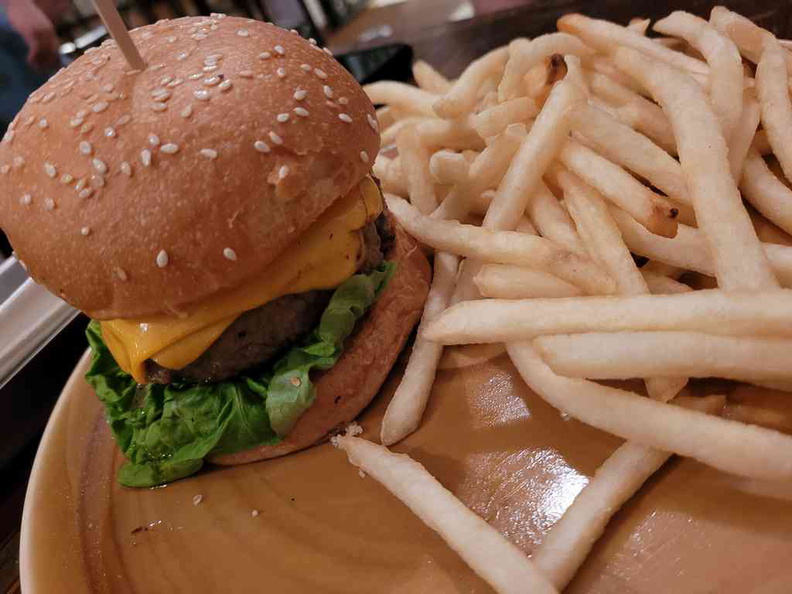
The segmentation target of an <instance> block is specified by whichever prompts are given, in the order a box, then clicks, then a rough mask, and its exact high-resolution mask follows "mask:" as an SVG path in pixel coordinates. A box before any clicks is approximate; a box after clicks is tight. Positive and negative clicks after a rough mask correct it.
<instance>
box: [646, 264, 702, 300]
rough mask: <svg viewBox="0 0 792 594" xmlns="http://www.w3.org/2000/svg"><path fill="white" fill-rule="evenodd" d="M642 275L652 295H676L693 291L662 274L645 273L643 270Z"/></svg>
mask: <svg viewBox="0 0 792 594" xmlns="http://www.w3.org/2000/svg"><path fill="white" fill-rule="evenodd" d="M641 273H642V274H643V277H644V280H645V281H646V285H647V286H648V287H649V292H650V293H651V294H652V295H676V294H677V293H689V292H690V291H692V290H693V289H692V288H691V287H690V286H688V285H686V284H685V283H680V282H679V281H677V280H674V279H673V278H671V277H668V276H663V275H662V274H652V273H651V272H644V271H643V270H642V271H641Z"/></svg>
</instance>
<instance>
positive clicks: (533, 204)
mask: <svg viewBox="0 0 792 594" xmlns="http://www.w3.org/2000/svg"><path fill="white" fill-rule="evenodd" d="M526 213H527V215H528V218H529V219H530V220H531V221H532V222H533V224H534V225H535V226H536V229H537V230H538V231H539V234H540V235H541V236H542V237H546V238H547V239H550V240H551V241H554V242H555V243H557V244H558V245H560V246H562V247H565V248H566V249H568V250H569V251H571V252H574V253H576V254H584V255H587V254H588V252H587V251H586V247H585V246H584V245H583V242H582V241H581V240H580V236H579V235H578V232H577V229H575V224H574V223H573V222H572V219H570V218H569V214H568V213H567V211H566V210H564V208H563V207H562V206H561V205H560V204H559V203H558V199H557V198H556V197H555V195H554V194H553V193H552V192H551V191H550V190H549V189H548V187H547V186H546V185H545V184H544V183H540V184H539V186H538V187H537V189H536V193H535V194H534V196H533V198H532V199H531V201H530V202H529V203H528V208H527V209H526Z"/></svg>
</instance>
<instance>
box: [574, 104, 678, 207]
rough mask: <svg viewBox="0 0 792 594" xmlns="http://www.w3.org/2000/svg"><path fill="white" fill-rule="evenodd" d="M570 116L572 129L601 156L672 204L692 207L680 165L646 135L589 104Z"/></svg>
mask: <svg viewBox="0 0 792 594" xmlns="http://www.w3.org/2000/svg"><path fill="white" fill-rule="evenodd" d="M572 117H573V118H574V123H573V128H574V129H575V130H576V131H578V132H579V133H580V134H582V135H583V136H584V137H585V139H586V140H588V141H590V142H591V144H592V145H594V147H595V148H596V149H597V152H598V153H600V154H601V155H602V156H604V157H606V158H607V159H609V160H611V161H613V162H614V163H618V164H619V165H621V166H623V167H626V168H627V169H629V170H630V171H633V172H635V173H637V174H638V175H640V176H641V177H643V178H645V179H647V180H648V181H649V182H651V183H652V185H654V186H656V187H657V188H659V189H660V190H661V191H663V192H664V193H665V194H666V195H667V196H668V197H669V198H671V199H672V200H674V201H675V202H679V203H681V204H691V199H690V196H689V195H688V189H687V185H686V183H685V179H684V176H683V175H682V168H681V167H680V166H679V163H678V162H677V161H676V160H675V159H674V158H673V157H671V156H670V155H669V154H668V153H667V152H665V151H664V150H663V149H661V148H660V147H659V146H657V145H656V144H655V143H653V142H652V141H651V140H649V139H648V138H646V136H644V135H642V134H640V133H638V132H636V131H635V130H633V129H632V128H630V127H629V126H627V125H625V124H622V123H621V122H619V121H617V120H616V119H614V118H613V117H611V116H609V115H608V114H607V113H605V112H603V111H602V110H599V109H597V108H596V107H593V106H591V105H589V106H587V107H583V108H581V109H580V110H578V111H577V112H575V113H574V114H573V116H572Z"/></svg>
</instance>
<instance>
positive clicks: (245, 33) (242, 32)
mask: <svg viewBox="0 0 792 594" xmlns="http://www.w3.org/2000/svg"><path fill="white" fill-rule="evenodd" d="M237 35H239V36H240V37H248V36H249V35H250V31H248V30H247V29H240V30H239V31H237Z"/></svg>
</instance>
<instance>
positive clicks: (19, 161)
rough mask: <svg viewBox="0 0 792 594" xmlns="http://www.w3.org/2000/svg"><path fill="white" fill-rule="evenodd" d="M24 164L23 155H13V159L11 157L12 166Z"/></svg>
mask: <svg viewBox="0 0 792 594" xmlns="http://www.w3.org/2000/svg"><path fill="white" fill-rule="evenodd" d="M24 164H25V158H24V157H22V156H20V155H17V156H16V157H14V159H13V165H14V167H22V165H24Z"/></svg>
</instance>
